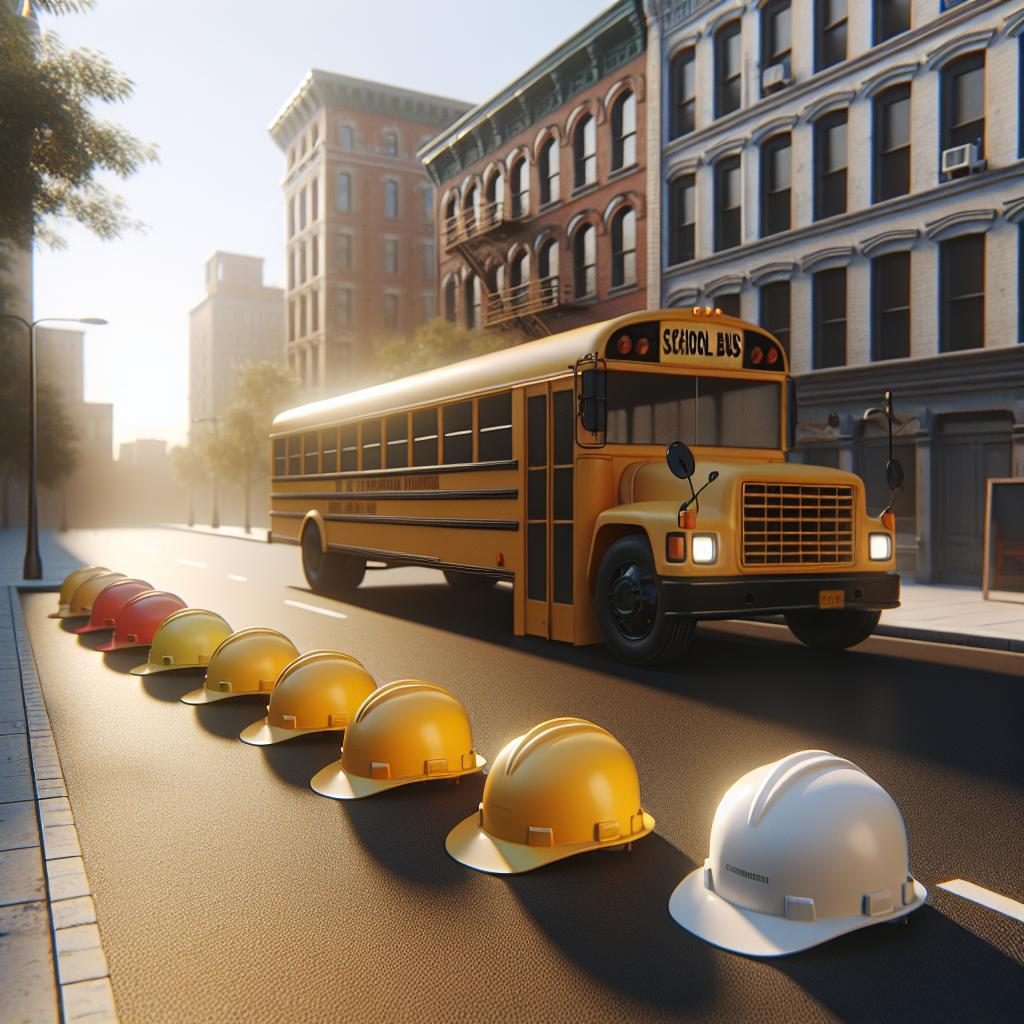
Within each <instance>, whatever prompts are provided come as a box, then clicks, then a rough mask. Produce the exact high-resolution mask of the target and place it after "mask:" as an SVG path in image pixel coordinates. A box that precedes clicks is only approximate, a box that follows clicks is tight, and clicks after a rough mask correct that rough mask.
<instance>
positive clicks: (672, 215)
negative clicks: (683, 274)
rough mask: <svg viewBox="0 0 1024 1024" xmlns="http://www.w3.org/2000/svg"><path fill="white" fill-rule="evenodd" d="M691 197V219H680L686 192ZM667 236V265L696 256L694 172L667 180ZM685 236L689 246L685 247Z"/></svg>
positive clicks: (683, 213)
mask: <svg viewBox="0 0 1024 1024" xmlns="http://www.w3.org/2000/svg"><path fill="white" fill-rule="evenodd" d="M687 193H688V194H689V195H690V197H691V199H690V201H689V206H690V208H691V210H692V212H693V219H692V220H689V221H684V220H681V219H680V217H681V216H682V215H685V213H686V207H687V205H688V204H687V201H686V200H685V199H684V196H685V195H686V194H687ZM668 209H669V236H668V253H669V266H677V265H680V264H683V263H689V262H691V261H692V260H694V259H696V258H697V176H696V175H695V174H681V175H679V177H677V178H673V179H672V181H670V182H669V197H668ZM687 238H688V239H689V243H690V244H689V248H687V247H686V244H685V243H686V241H687Z"/></svg>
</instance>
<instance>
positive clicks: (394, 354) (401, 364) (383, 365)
mask: <svg viewBox="0 0 1024 1024" xmlns="http://www.w3.org/2000/svg"><path fill="white" fill-rule="evenodd" d="M523 340H524V339H523V338H522V337H520V336H519V335H518V334H513V333H511V332H509V333H504V334H497V333H494V332H491V331H472V330H470V329H469V328H468V327H460V326H459V325H458V324H453V323H451V321H449V320H445V319H444V317H436V318H435V319H433V320H430V321H428V322H427V323H425V324H421V325H420V326H419V327H418V328H417V329H416V332H415V334H413V336H412V340H411V341H406V340H404V339H402V338H396V339H394V340H392V341H387V342H384V343H383V344H382V345H379V346H378V347H377V350H376V352H375V354H374V363H375V367H376V371H377V376H378V379H380V380H394V379H395V378H396V377H406V376H408V375H409V374H410V373H419V372H420V371H422V370H432V369H434V368H435V367H438V366H447V365H448V364H449V363H457V362H459V361H460V360H462V359H469V358H471V357H472V356H481V355H484V354H485V353H487V352H495V351H497V350H498V349H501V348H510V347H511V346H512V345H516V344H518V343H519V342H521V341H523Z"/></svg>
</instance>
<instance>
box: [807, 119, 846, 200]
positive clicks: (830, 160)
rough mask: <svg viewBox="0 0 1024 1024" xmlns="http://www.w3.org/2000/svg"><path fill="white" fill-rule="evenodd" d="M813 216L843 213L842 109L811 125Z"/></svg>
mask: <svg viewBox="0 0 1024 1024" xmlns="http://www.w3.org/2000/svg"><path fill="white" fill-rule="evenodd" d="M814 168H815V174H814V219H815V220H821V219H822V218H824V217H834V216H835V215H836V214H837V213H845V212H846V111H845V110H836V111H833V112H832V113H831V114H826V115H825V116H824V117H822V118H819V120H818V121H816V122H815V125H814Z"/></svg>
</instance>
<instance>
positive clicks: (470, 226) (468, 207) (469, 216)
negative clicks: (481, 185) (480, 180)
mask: <svg viewBox="0 0 1024 1024" xmlns="http://www.w3.org/2000/svg"><path fill="white" fill-rule="evenodd" d="M479 216H480V190H479V189H478V188H477V187H476V185H470V187H469V188H468V189H467V190H466V194H465V196H464V197H463V199H462V223H463V225H464V227H465V229H466V231H467V232H472V231H473V230H474V229H475V227H476V223H477V219H478V218H479Z"/></svg>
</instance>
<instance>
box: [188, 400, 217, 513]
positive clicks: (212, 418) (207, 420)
mask: <svg viewBox="0 0 1024 1024" xmlns="http://www.w3.org/2000/svg"><path fill="white" fill-rule="evenodd" d="M192 422H193V423H212V424H213V436H214V437H215V438H216V437H217V436H218V431H217V426H218V424H219V423H220V417H219V416H201V417H199V418H198V419H194V420H193V421H192ZM211 483H212V485H213V509H212V510H211V512H210V527H211V528H212V529H214V530H219V529H220V511H219V510H218V508H217V474H216V473H214V474H212V480H211Z"/></svg>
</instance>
